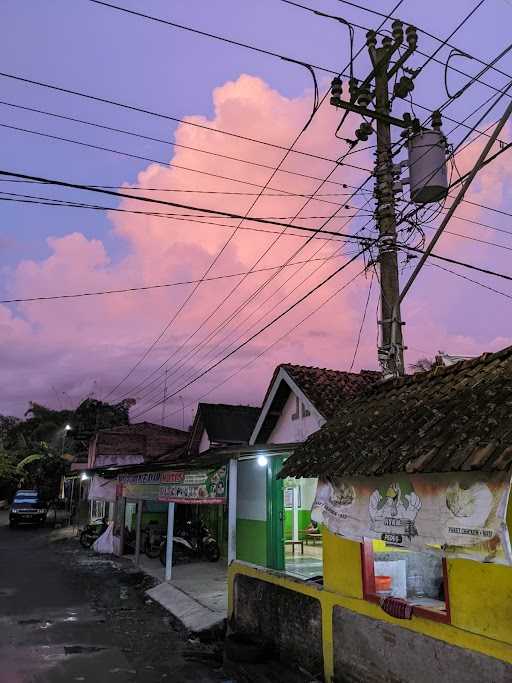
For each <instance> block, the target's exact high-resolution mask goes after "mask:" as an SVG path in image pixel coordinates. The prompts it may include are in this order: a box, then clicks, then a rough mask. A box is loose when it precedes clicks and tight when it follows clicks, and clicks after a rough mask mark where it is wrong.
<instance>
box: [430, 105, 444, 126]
mask: <svg viewBox="0 0 512 683" xmlns="http://www.w3.org/2000/svg"><path fill="white" fill-rule="evenodd" d="M442 125H443V119H442V117H441V112H440V111H439V109H436V110H435V111H433V112H432V128H433V129H434V130H439V129H440V128H441V126H442Z"/></svg>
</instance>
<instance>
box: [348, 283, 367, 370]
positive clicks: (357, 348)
mask: <svg viewBox="0 0 512 683" xmlns="http://www.w3.org/2000/svg"><path fill="white" fill-rule="evenodd" d="M372 285H373V273H372V275H371V277H370V284H369V286H368V296H367V297H366V303H365V305H364V311H363V317H362V319H361V325H360V326H359V332H358V333H357V340H356V346H355V349H354V354H353V356H352V362H351V363H350V367H349V369H348V371H349V372H352V369H353V367H354V363H355V362H356V358H357V352H358V351H359V344H360V343H361V335H362V334H363V328H364V322H365V320H366V313H367V312H368V304H369V303H370V297H371V294H372Z"/></svg>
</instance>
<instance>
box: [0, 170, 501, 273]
mask: <svg viewBox="0 0 512 683" xmlns="http://www.w3.org/2000/svg"><path fill="white" fill-rule="evenodd" d="M0 175H6V176H10V177H15V178H24V179H26V180H36V181H39V182H41V183H45V184H48V185H56V186H59V187H70V188H73V189H79V190H88V191H92V192H99V193H101V194H107V195H113V196H116V197H121V198H125V199H126V198H127V199H135V200H137V201H141V202H149V203H152V204H163V205H166V206H175V207H178V208H182V209H191V210H196V211H203V212H204V213H208V214H214V215H219V216H226V217H228V218H243V219H244V220H247V221H253V222H257V223H264V224H269V225H277V226H282V227H288V228H293V229H294V230H299V231H301V232H302V231H303V232H309V233H318V229H316V228H307V227H306V226H303V225H290V224H289V223H283V222H279V221H272V220H267V219H262V218H253V217H252V216H246V217H244V216H241V215H240V214H235V213H229V212H225V211H218V210H215V209H205V208H204V207H201V208H200V207H194V206H191V205H184V204H179V203H177V202H169V201H166V200H163V199H152V198H151V197H137V196H134V195H128V194H122V193H119V192H114V191H113V190H100V189H99V188H93V187H89V186H87V185H79V184H77V183H69V182H65V181H63V180H54V179H48V178H41V177H39V176H30V175H26V174H23V173H14V172H13V171H4V170H0ZM322 232H323V233H324V234H326V235H333V236H335V237H343V238H346V239H348V240H355V241H359V242H363V243H364V242H376V241H377V240H376V239H372V238H369V237H359V236H357V235H351V234H346V233H339V232H334V231H331V230H323V231H322ZM398 246H399V247H400V248H402V249H407V250H409V251H414V252H416V253H423V251H422V250H421V249H418V248H415V247H411V246H409V245H403V244H399V245H398ZM431 256H432V258H437V259H442V260H445V261H448V262H450V263H455V264H458V265H462V266H465V267H467V268H472V269H474V270H479V271H480V272H483V273H487V274H489V275H496V276H497V277H501V278H505V279H507V280H508V279H511V280H512V277H511V276H509V275H506V274H503V273H497V272H495V271H491V270H489V269H484V268H479V267H478V266H475V265H472V264H467V263H463V262H461V261H457V260H454V259H448V258H447V257H444V256H441V255H440V254H431Z"/></svg>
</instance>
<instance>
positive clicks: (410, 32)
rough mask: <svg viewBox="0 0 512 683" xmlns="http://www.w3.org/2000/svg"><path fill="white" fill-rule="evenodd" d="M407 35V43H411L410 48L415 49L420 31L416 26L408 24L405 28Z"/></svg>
mask: <svg viewBox="0 0 512 683" xmlns="http://www.w3.org/2000/svg"><path fill="white" fill-rule="evenodd" d="M405 37H406V39H407V44H408V45H409V49H410V50H415V49H416V45H417V43H418V33H417V32H416V28H415V27H414V26H408V27H407V28H406V29H405Z"/></svg>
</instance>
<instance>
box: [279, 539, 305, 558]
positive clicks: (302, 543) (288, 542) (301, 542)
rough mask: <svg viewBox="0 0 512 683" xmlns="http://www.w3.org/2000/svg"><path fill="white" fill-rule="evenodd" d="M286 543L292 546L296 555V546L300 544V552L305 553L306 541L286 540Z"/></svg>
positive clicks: (293, 553)
mask: <svg viewBox="0 0 512 683" xmlns="http://www.w3.org/2000/svg"><path fill="white" fill-rule="evenodd" d="M284 544H285V545H291V546H292V555H295V546H296V545H300V552H301V554H302V555H304V541H285V542H284Z"/></svg>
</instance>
